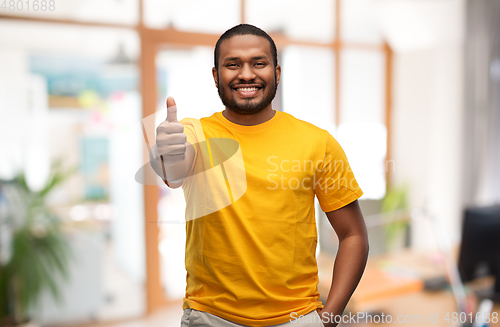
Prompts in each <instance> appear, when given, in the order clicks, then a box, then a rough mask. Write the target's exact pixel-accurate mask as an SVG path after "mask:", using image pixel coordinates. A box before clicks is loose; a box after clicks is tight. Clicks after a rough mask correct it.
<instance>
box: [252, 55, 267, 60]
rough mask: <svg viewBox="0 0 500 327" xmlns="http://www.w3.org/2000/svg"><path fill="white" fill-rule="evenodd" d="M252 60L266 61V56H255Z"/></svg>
mask: <svg viewBox="0 0 500 327" xmlns="http://www.w3.org/2000/svg"><path fill="white" fill-rule="evenodd" d="M252 59H253V60H262V59H268V58H267V56H256V57H252Z"/></svg>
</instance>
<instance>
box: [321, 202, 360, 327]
mask: <svg viewBox="0 0 500 327" xmlns="http://www.w3.org/2000/svg"><path fill="white" fill-rule="evenodd" d="M326 216H327V217H328V220H329V221H330V224H331V225H332V227H333V229H334V230H335V232H336V233H337V235H338V237H339V241H340V243H339V250H338V253H337V257H336V259H335V265H334V267H333V277H332V285H331V287H330V292H329V293H328V298H327V300H326V303H325V307H324V308H323V309H322V310H321V311H320V312H319V314H320V315H322V314H323V313H324V312H328V317H335V316H336V315H342V313H343V311H344V309H345V307H346V305H347V302H349V299H350V298H351V295H352V293H353V292H354V290H355V289H356V286H357V285H358V283H359V280H360V279H361V276H362V275H363V271H364V269H365V266H366V260H367V258H368V235H367V231H366V225H365V221H364V218H363V214H362V213H361V209H360V208H359V203H358V200H356V201H354V202H352V203H350V204H348V205H346V206H345V207H342V208H340V209H338V210H335V211H331V212H327V213H326ZM321 317H323V316H321ZM325 326H326V327H334V326H337V324H336V323H334V322H332V321H330V322H329V323H325Z"/></svg>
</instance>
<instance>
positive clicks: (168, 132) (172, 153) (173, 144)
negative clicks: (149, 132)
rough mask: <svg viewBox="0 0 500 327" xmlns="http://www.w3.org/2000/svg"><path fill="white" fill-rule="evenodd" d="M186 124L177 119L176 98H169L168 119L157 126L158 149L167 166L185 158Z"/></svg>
mask: <svg viewBox="0 0 500 327" xmlns="http://www.w3.org/2000/svg"><path fill="white" fill-rule="evenodd" d="M186 141H187V140H186V134H184V126H183V125H182V124H181V123H179V122H178V121H177V107H176V105H175V101H174V98H172V97H168V98H167V119H166V120H165V121H164V122H163V123H161V124H160V125H158V127H157V128H156V150H157V154H158V155H160V158H161V160H162V162H163V164H164V165H165V166H172V165H174V164H176V163H178V162H181V161H183V160H184V158H185V155H186V147H187V144H186Z"/></svg>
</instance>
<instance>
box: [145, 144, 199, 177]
mask: <svg viewBox="0 0 500 327" xmlns="http://www.w3.org/2000/svg"><path fill="white" fill-rule="evenodd" d="M188 144H189V143H188ZM193 160H194V149H193V147H192V145H191V144H189V145H187V146H186V155H185V158H184V160H183V161H181V162H178V163H176V164H174V165H166V164H165V163H164V162H163V160H162V158H161V156H160V154H159V153H158V151H157V149H156V144H155V145H153V147H152V148H151V151H150V152H149V163H150V165H151V168H153V170H154V172H155V173H156V174H157V175H158V176H160V177H161V178H162V179H164V180H166V181H168V182H170V183H179V182H182V181H183V180H184V179H185V178H186V177H187V175H188V174H189V169H190V168H191V166H192V163H193Z"/></svg>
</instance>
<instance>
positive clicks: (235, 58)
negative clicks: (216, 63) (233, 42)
mask: <svg viewBox="0 0 500 327" xmlns="http://www.w3.org/2000/svg"><path fill="white" fill-rule="evenodd" d="M239 59H240V58H239V57H228V58H224V61H234V60H239Z"/></svg>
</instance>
